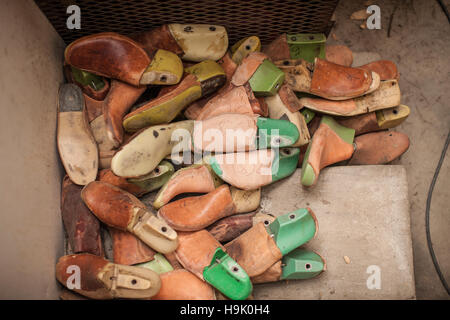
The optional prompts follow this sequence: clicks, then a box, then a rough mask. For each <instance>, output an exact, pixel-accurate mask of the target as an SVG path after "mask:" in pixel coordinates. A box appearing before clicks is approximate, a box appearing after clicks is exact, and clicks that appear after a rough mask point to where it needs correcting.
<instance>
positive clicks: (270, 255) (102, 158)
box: [56, 24, 409, 299]
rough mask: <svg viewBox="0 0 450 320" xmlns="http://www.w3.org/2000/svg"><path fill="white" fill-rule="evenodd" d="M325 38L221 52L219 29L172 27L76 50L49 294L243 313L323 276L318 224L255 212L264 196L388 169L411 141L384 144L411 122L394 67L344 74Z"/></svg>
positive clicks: (95, 41) (65, 88)
mask: <svg viewBox="0 0 450 320" xmlns="http://www.w3.org/2000/svg"><path fill="white" fill-rule="evenodd" d="M320 37H322V40H323V41H316V38H320ZM324 38H325V37H324V36H323V35H305V34H297V35H286V34H283V35H281V36H280V37H279V38H277V39H276V40H275V41H273V43H271V44H269V45H268V46H266V47H264V48H263V50H262V51H261V44H260V41H259V38H258V37H256V36H251V37H248V38H245V39H242V40H241V41H239V42H238V43H236V44H234V45H233V46H231V48H229V47H228V36H227V32H226V29H225V28H224V27H222V26H216V25H180V24H170V25H164V26H161V27H158V28H156V29H153V30H150V31H147V32H142V33H139V34H134V35H129V36H123V35H119V34H116V33H100V34H94V35H90V36H86V37H83V38H80V39H78V40H76V41H74V42H72V43H71V44H69V45H68V46H67V48H66V50H65V64H64V72H65V76H66V79H67V82H68V83H65V84H63V85H62V86H61V87H60V89H59V105H58V108H59V109H58V132H57V144H58V150H59V153H60V158H61V161H62V163H63V165H64V168H65V170H66V173H67V175H66V176H65V178H64V180H63V183H62V197H61V198H62V199H61V211H62V219H63V223H64V227H65V230H66V234H67V239H68V244H69V249H68V252H69V253H71V254H69V255H66V256H63V257H61V258H60V259H59V261H58V263H57V266H56V278H57V279H58V281H59V282H60V283H61V284H62V285H64V286H65V287H67V288H68V289H71V290H73V291H75V292H76V293H78V294H81V295H82V296H85V297H88V298H94V299H112V298H133V299H216V298H217V297H222V298H229V299H247V298H249V297H251V293H252V289H253V284H255V283H264V282H273V281H280V280H284V279H307V278H312V277H314V276H317V275H318V274H320V273H321V272H322V271H323V270H325V262H324V260H323V259H322V257H321V256H320V255H318V254H317V253H315V252H310V251H307V250H305V249H303V248H302V247H301V246H302V245H303V244H305V243H306V242H308V241H309V240H311V239H312V238H313V237H314V236H315V235H316V233H317V230H318V222H317V219H316V217H315V215H314V213H313V212H312V211H311V209H309V208H299V209H298V210H296V211H294V212H288V213H286V214H284V215H281V216H278V217H274V216H271V215H270V214H263V213H262V212H258V210H257V209H258V208H259V203H260V199H261V188H262V187H264V186H266V185H268V184H271V183H273V182H276V181H277V180H280V179H283V178H285V177H287V176H289V175H291V174H292V173H293V172H294V171H295V170H296V168H297V167H300V166H302V175H301V184H300V183H299V187H300V186H301V185H304V186H311V185H313V184H315V183H316V182H317V179H318V176H319V172H320V170H321V169H322V168H323V167H325V166H328V165H331V164H335V163H338V162H340V163H341V164H382V163H386V162H389V161H392V160H393V159H395V158H396V157H398V156H400V155H401V154H402V153H403V152H405V151H406V149H407V148H408V145H409V141H408V138H407V137H406V136H405V135H403V134H400V133H396V132H392V131H383V130H384V129H387V128H391V127H393V126H395V125H397V124H399V123H400V122H401V121H402V120H404V119H405V118H406V116H407V115H408V113H409V110H408V108H407V107H406V106H402V105H400V91H399V87H398V83H397V80H398V73H397V70H396V67H395V65H394V64H393V63H392V62H389V61H375V62H373V63H370V64H368V65H365V66H361V67H358V68H352V67H350V65H351V63H352V54H351V52H350V51H349V50H348V49H347V48H345V47H341V46H335V47H331V46H330V47H325V44H324V42H325V41H324ZM230 132H231V134H230ZM355 136H356V138H355ZM235 142H236V143H235ZM199 155H200V156H199ZM343 161H346V162H343ZM149 199H150V200H149ZM280 200H281V199H280ZM146 204H147V205H146ZM103 227H104V228H107V230H108V231H109V237H110V240H111V241H112V249H113V250H112V252H113V253H112V254H110V256H109V257H108V254H107V250H105V239H104V235H105V233H104V232H103V233H102V232H101V230H102V228H103ZM102 238H103V239H102ZM67 292H69V291H67Z"/></svg>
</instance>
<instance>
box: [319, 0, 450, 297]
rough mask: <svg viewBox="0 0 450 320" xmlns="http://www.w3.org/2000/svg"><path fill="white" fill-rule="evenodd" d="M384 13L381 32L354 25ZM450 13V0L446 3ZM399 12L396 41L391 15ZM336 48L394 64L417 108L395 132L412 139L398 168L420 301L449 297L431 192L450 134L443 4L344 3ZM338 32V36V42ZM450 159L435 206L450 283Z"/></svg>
mask: <svg viewBox="0 0 450 320" xmlns="http://www.w3.org/2000/svg"><path fill="white" fill-rule="evenodd" d="M368 2H371V3H372V4H377V5H378V6H379V7H380V8H381V29H380V30H368V29H361V28H360V27H359V25H360V24H361V23H362V22H360V21H355V20H350V16H351V14H352V13H353V12H354V11H357V10H360V9H365V8H366V7H367V3H368ZM444 3H446V4H447V7H448V8H450V1H444ZM395 6H398V7H397V10H396V11H395V14H394V17H393V20H392V21H393V22H392V27H391V33H390V37H389V38H388V37H387V33H388V25H389V20H390V16H391V14H392V12H393V10H394V7H395ZM335 16H336V23H335V26H334V28H333V30H332V31H331V33H330V37H329V39H328V42H327V43H329V44H345V45H347V46H348V47H350V49H352V51H353V52H354V53H355V56H356V58H358V57H361V56H364V55H365V54H356V53H357V52H364V53H370V55H372V56H375V57H376V56H377V54H379V57H381V58H382V59H388V60H392V61H394V62H395V63H396V64H397V66H398V69H399V71H400V81H399V84H400V89H401V91H402V104H406V105H408V106H409V107H410V109H411V114H410V116H409V117H408V119H407V120H406V121H405V122H404V123H403V124H402V125H400V126H399V127H397V129H396V130H398V131H401V132H404V133H406V134H408V136H409V138H410V141H411V145H410V148H409V150H408V151H407V152H406V153H405V154H404V155H403V156H402V157H401V158H400V159H399V160H396V161H395V163H394V164H402V165H404V166H405V167H406V170H407V175H408V186H409V197H410V207H411V231H412V242H413V254H414V268H415V271H414V273H415V281H416V295H417V298H418V299H449V296H448V295H447V293H446V291H445V290H444V288H443V286H442V285H441V283H440V281H439V278H438V276H437V274H436V272H435V269H434V266H433V263H432V260H431V258H430V255H429V252H428V248H427V243H426V233H425V207H426V200H427V193H428V188H429V186H430V183H431V180H432V177H433V174H434V171H435V169H436V166H437V163H438V161H439V157H440V154H441V151H442V148H443V145H444V143H445V139H446V137H447V134H448V131H449V128H450V106H449V101H450V83H449V78H450V77H449V76H450V68H449V65H450V55H449V53H450V24H449V23H448V21H447V18H446V16H445V14H444V13H443V11H442V9H441V7H440V6H439V5H438V3H437V1H434V0H433V1H432V0H427V1H425V0H422V1H411V0H410V1H401V0H397V1H366V0H358V1H355V0H352V1H350V0H341V1H340V3H339V5H338V7H337V9H336V11H335ZM333 34H334V35H335V37H333ZM449 178H450V154H449V152H447V156H446V159H445V161H444V163H443V165H442V168H441V172H440V174H439V178H438V180H437V183H436V185H435V189H434V193H433V198H432V199H433V200H432V205H431V214H430V216H431V218H430V226H431V237H432V241H433V246H434V250H435V253H436V256H437V258H438V261H439V263H440V265H441V270H442V272H443V273H444V275H445V277H446V279H447V282H449V283H450V237H449V236H448V232H449V227H450V210H449V201H448V199H449V198H450V188H449V186H450V184H449V182H448V181H449Z"/></svg>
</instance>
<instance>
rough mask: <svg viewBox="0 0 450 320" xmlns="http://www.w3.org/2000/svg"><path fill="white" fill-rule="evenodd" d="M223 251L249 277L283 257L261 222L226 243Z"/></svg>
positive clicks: (260, 272) (258, 273)
mask: <svg viewBox="0 0 450 320" xmlns="http://www.w3.org/2000/svg"><path fill="white" fill-rule="evenodd" d="M225 249H226V252H227V253H228V254H229V255H230V257H231V258H233V259H234V260H235V261H236V262H237V263H238V264H239V265H240V266H241V267H242V268H243V269H244V270H245V272H247V274H248V276H249V277H255V276H258V275H260V274H262V273H263V272H264V271H266V270H267V269H268V268H270V267H271V266H272V265H273V264H274V263H275V262H277V261H278V260H280V259H281V257H282V256H283V255H282V253H281V251H280V249H279V248H278V247H277V244H276V243H275V241H274V240H273V238H272V237H271V236H270V235H269V233H268V232H267V230H266V228H265V226H264V224H263V223H262V222H260V223H257V224H256V225H254V226H253V227H252V228H250V229H249V230H248V231H246V232H245V233H243V234H242V235H240V236H239V237H237V238H236V239H234V240H233V241H231V242H228V243H227V244H226V245H225Z"/></svg>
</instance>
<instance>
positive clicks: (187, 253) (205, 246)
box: [175, 230, 225, 280]
mask: <svg viewBox="0 0 450 320" xmlns="http://www.w3.org/2000/svg"><path fill="white" fill-rule="evenodd" d="M178 239H179V245H178V248H177V249H176V250H175V256H176V257H177V260H178V262H180V263H181V265H182V266H183V267H184V268H185V269H186V270H188V271H190V272H192V273H193V274H195V275H196V276H197V277H199V278H200V279H202V280H203V269H204V268H205V267H207V266H209V265H210V263H211V259H212V257H213V256H214V253H215V251H216V249H217V248H219V247H220V248H222V250H224V247H223V246H222V245H221V244H220V243H219V242H218V241H217V240H216V239H215V238H214V237H213V236H212V235H211V234H210V233H209V232H208V231H206V230H200V231H196V232H179V233H178ZM224 251H225V250H224Z"/></svg>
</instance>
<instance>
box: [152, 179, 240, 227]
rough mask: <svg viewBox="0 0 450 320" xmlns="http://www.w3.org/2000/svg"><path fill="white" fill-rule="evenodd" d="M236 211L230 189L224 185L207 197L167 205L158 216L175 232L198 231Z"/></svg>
mask: <svg viewBox="0 0 450 320" xmlns="http://www.w3.org/2000/svg"><path fill="white" fill-rule="evenodd" d="M235 211H236V207H235V205H234V203H233V199H232V198H231V192H230V188H229V187H228V186H227V185H222V186H220V187H218V188H217V189H215V190H214V191H212V192H210V193H208V194H206V195H203V196H196V197H188V198H183V199H180V200H177V201H174V202H171V203H169V204H166V205H165V206H163V207H162V208H161V209H159V211H158V216H159V217H161V218H163V219H164V220H165V221H166V222H167V223H168V225H169V226H171V227H172V228H173V229H175V230H179V231H197V230H201V229H203V228H205V227H207V226H209V225H211V224H212V223H214V222H215V221H217V220H219V219H221V218H224V217H228V216H230V215H232V214H234V213H235Z"/></svg>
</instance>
